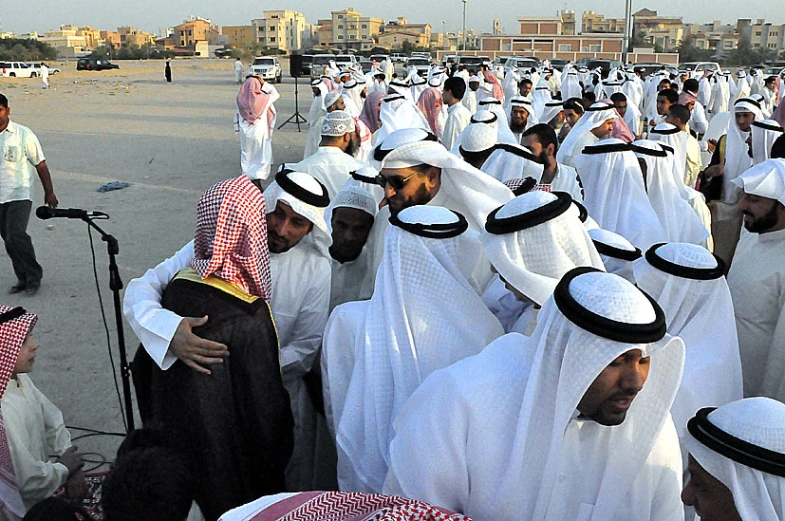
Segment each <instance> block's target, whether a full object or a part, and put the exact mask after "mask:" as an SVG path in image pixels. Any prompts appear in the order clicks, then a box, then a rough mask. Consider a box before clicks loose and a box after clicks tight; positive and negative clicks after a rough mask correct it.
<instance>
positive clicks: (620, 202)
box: [570, 113, 667, 250]
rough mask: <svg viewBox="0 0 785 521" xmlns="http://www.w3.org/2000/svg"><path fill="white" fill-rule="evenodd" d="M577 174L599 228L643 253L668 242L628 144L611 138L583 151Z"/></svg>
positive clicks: (639, 168) (587, 205)
mask: <svg viewBox="0 0 785 521" xmlns="http://www.w3.org/2000/svg"><path fill="white" fill-rule="evenodd" d="M587 114H588V113H587ZM586 117H587V116H584V117H583V118H581V121H582V120H583V119H584V118H586ZM570 135H572V133H570ZM576 170H578V175H580V176H581V180H582V181H583V188H584V199H583V204H584V205H585V206H586V209H587V210H588V211H589V215H591V216H592V218H594V220H595V221H597V224H598V225H599V227H600V228H603V229H605V230H609V231H612V232H615V233H618V234H619V235H621V236H622V237H625V238H626V239H627V240H629V241H630V242H631V243H632V244H634V245H635V247H636V248H640V249H641V250H647V249H648V248H649V247H650V246H652V245H653V244H656V243H658V242H663V241H665V240H666V239H667V233H666V231H665V228H663V226H662V224H661V223H660V219H659V217H658V216H657V212H656V211H655V210H654V208H653V207H652V205H651V202H650V201H649V198H648V196H647V195H646V186H645V185H644V182H643V172H642V171H641V167H640V164H639V163H638V158H636V157H635V153H634V152H633V150H632V147H631V145H630V144H629V143H625V142H623V141H622V140H620V139H616V138H611V139H605V140H603V141H600V142H598V143H597V144H596V145H591V146H587V147H584V149H583V152H582V153H581V155H580V157H579V158H578V161H577V163H576Z"/></svg>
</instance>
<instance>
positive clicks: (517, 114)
mask: <svg viewBox="0 0 785 521" xmlns="http://www.w3.org/2000/svg"><path fill="white" fill-rule="evenodd" d="M507 110H509V118H510V130H511V131H512V133H513V135H514V136H515V141H516V142H517V143H520V142H521V134H522V133H523V131H524V130H526V129H527V128H528V126H529V122H530V121H531V120H534V118H533V117H532V110H533V109H532V102H531V101H529V100H528V99H526V98H523V97H520V96H514V97H513V98H511V99H510V103H509V108H508V109H507ZM534 122H535V123H536V121H534Z"/></svg>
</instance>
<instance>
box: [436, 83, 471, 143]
mask: <svg viewBox="0 0 785 521" xmlns="http://www.w3.org/2000/svg"><path fill="white" fill-rule="evenodd" d="M466 90H467V89H466V82H465V81H463V78H458V77H456V78H448V79H447V81H445V82H444V90H443V91H442V101H443V102H444V104H445V105H447V121H446V122H445V123H444V127H443V128H442V137H441V141H442V145H444V148H446V149H447V150H452V147H453V146H455V143H456V141H457V139H458V136H459V135H460V133H461V132H463V129H465V128H466V126H467V125H468V124H469V123H470V122H471V119H472V113H471V112H469V109H467V108H466V107H465V106H464V105H463V103H462V100H463V98H464V96H466Z"/></svg>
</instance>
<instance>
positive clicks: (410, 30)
mask: <svg viewBox="0 0 785 521" xmlns="http://www.w3.org/2000/svg"><path fill="white" fill-rule="evenodd" d="M376 41H377V45H378V46H379V47H384V48H385V49H401V48H403V44H404V42H408V43H409V44H411V45H413V46H415V47H423V48H426V49H427V48H429V47H430V45H431V24H410V23H409V21H408V20H407V19H406V18H403V17H398V18H397V19H396V20H395V21H391V22H389V23H388V24H387V25H385V26H384V27H383V28H382V32H381V33H380V34H379V35H378V36H377V38H376Z"/></svg>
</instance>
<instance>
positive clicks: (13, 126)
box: [0, 120, 17, 134]
mask: <svg viewBox="0 0 785 521" xmlns="http://www.w3.org/2000/svg"><path fill="white" fill-rule="evenodd" d="M16 127H17V124H16V123H14V122H13V121H11V120H9V121H8V125H6V127H5V130H3V132H8V133H9V134H16V130H17V128H16ZM0 134H2V132H0Z"/></svg>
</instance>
